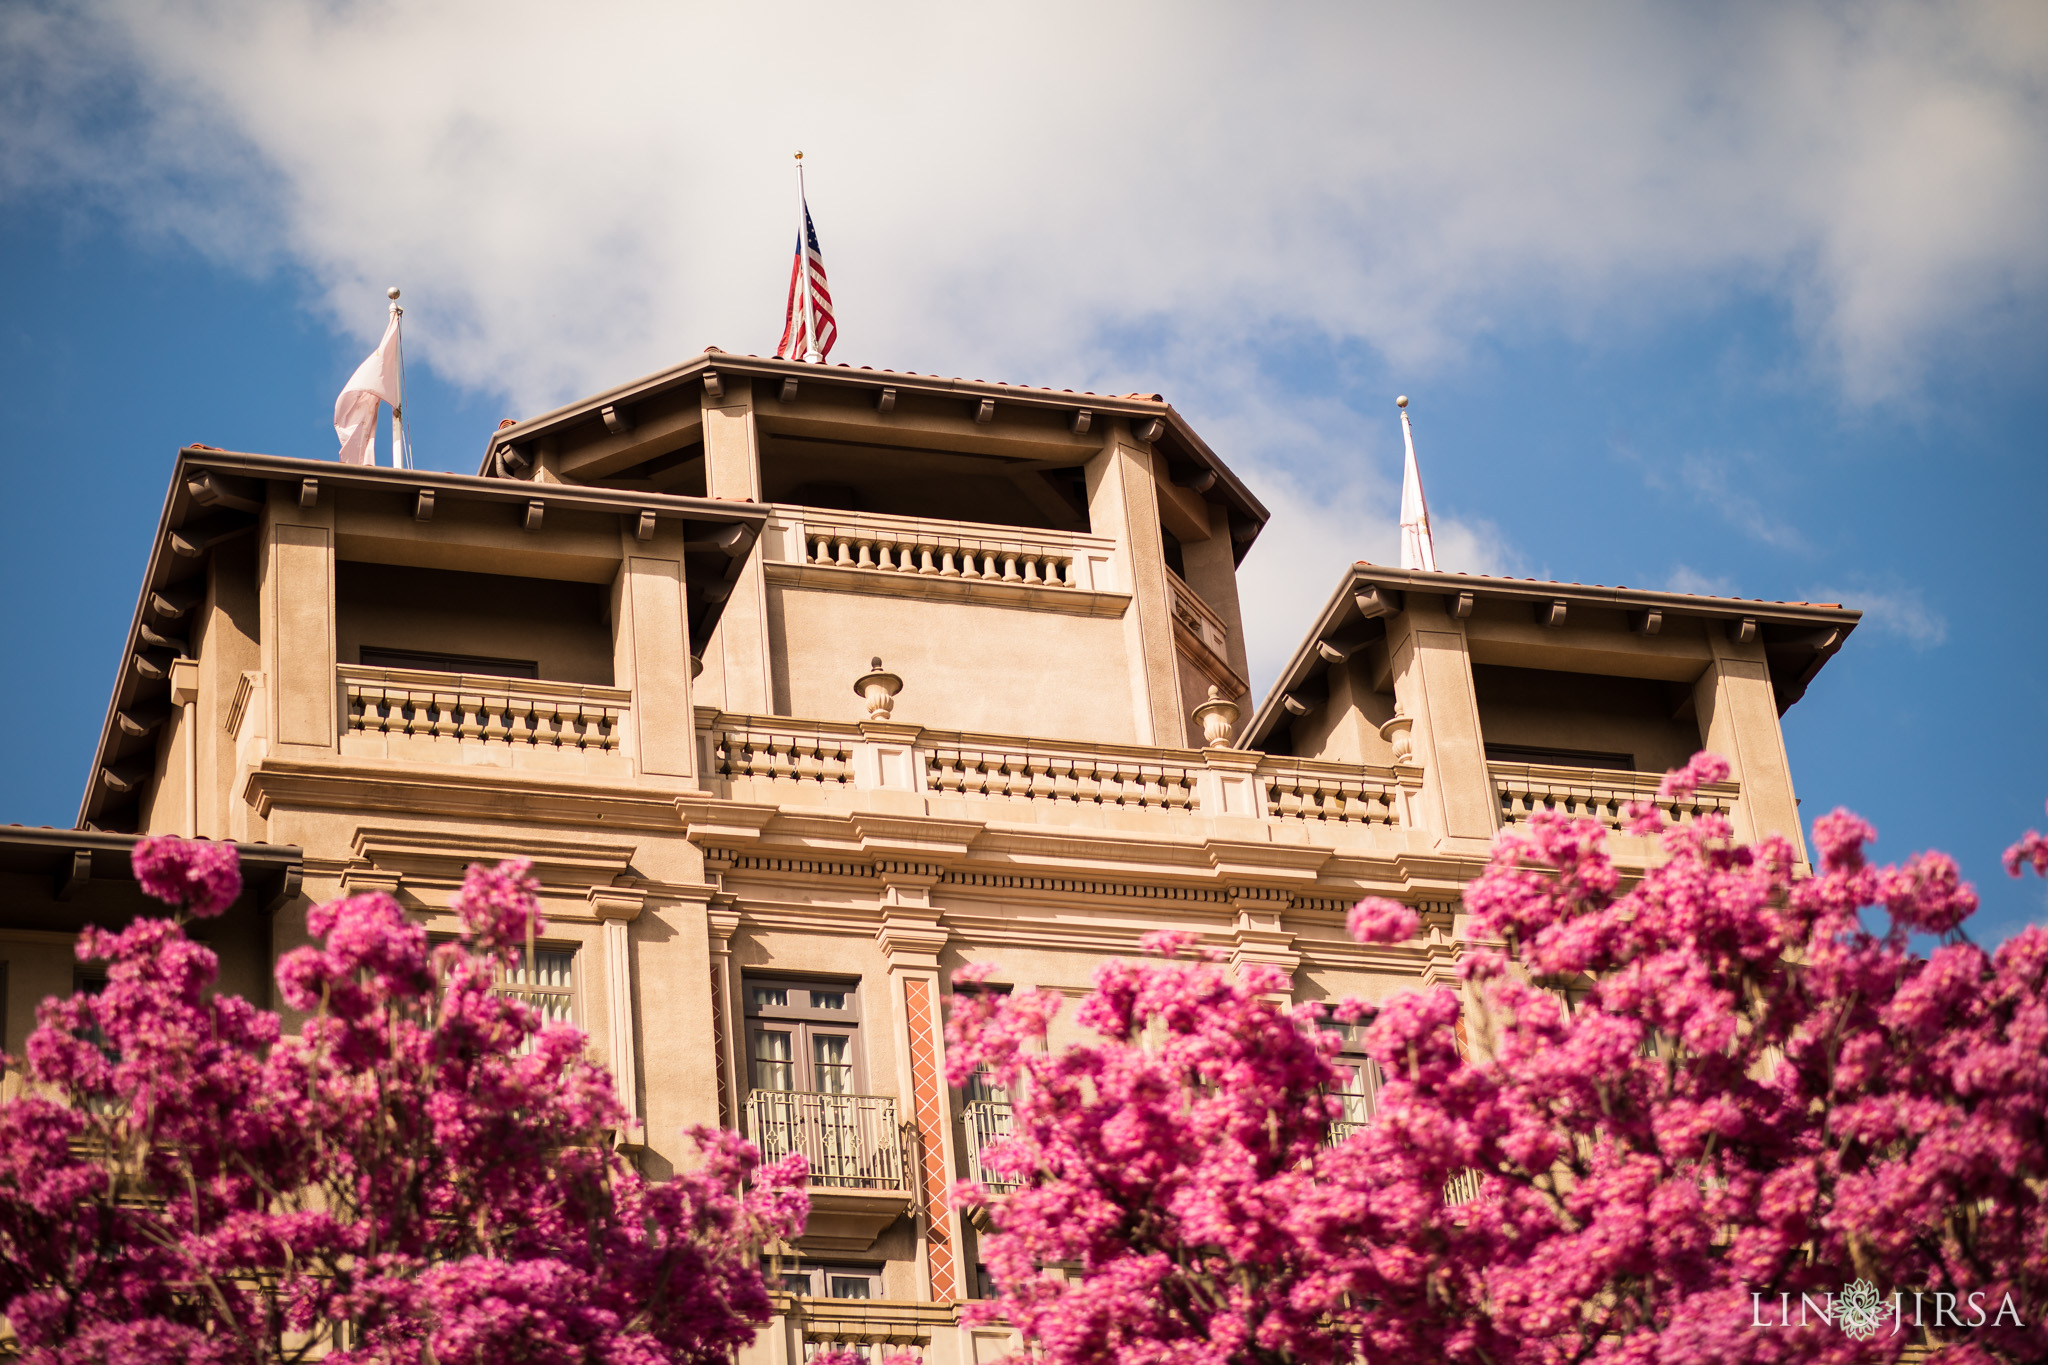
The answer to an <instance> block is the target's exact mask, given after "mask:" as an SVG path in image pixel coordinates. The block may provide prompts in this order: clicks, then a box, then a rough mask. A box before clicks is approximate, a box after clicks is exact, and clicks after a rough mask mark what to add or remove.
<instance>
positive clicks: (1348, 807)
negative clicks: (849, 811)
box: [697, 707, 1402, 826]
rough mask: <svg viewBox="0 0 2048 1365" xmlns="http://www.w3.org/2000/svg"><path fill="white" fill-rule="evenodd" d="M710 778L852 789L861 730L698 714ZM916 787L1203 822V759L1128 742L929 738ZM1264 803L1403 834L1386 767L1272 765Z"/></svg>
mask: <svg viewBox="0 0 2048 1365" xmlns="http://www.w3.org/2000/svg"><path fill="white" fill-rule="evenodd" d="M697 723H698V728H699V731H700V732H701V733H702V735H703V736H704V743H705V771H706V773H707V774H708V775H709V776H711V777H713V778H718V779H723V780H725V781H740V780H752V781H762V782H771V783H776V784H778V785H779V784H782V783H790V784H794V785H795V786H797V787H798V788H804V787H809V788H813V789H824V790H834V789H840V788H850V787H853V786H854V785H855V784H856V781H857V779H858V767H859V765H858V755H859V753H860V749H861V745H862V744H863V743H864V742H865V740H864V738H863V736H862V733H861V728H860V727H859V726H858V725H854V724H852V723H849V722H843V721H805V720H789V719H785V718H783V717H780V716H741V715H728V714H721V713H719V712H716V711H714V710H712V709H711V708H709V707H706V708H703V709H702V710H700V711H699V712H698V720H697ZM911 747H912V750H913V753H914V760H913V763H914V768H915V772H916V774H917V781H918V786H917V787H915V788H914V790H921V791H924V792H928V793H930V794H931V795H933V796H950V797H963V798H966V799H968V800H970V801H1002V802H1044V803H1054V804H1058V803H1065V804H1068V805H1076V806H1095V807H1105V806H1107V807H1116V808H1119V809H1123V810H1157V811H1168V812H1174V811H1186V812H1191V813H1195V814H1201V813H1203V812H1202V806H1201V798H1200V796H1199V792H1200V789H1201V782H1200V779H1201V776H1202V774H1203V773H1204V772H1205V771H1206V765H1205V764H1204V762H1203V759H1202V756H1201V753H1200V751H1198V750H1192V749H1159V748H1145V747H1140V746H1138V745H1131V744H1042V743H1038V742H1035V741H1030V740H1024V741H1019V740H1016V739H1013V738H1011V737H1009V736H1005V735H979V734H966V733H961V732H958V731H944V730H925V731H922V732H920V733H919V734H918V735H917V737H916V739H915V740H914V741H913V743H912V746H911ZM1254 781H1255V784H1256V786H1257V789H1258V793H1259V795H1258V798H1257V799H1258V801H1259V802H1260V803H1262V806H1263V809H1264V811H1265V814H1266V816H1267V817H1268V818H1270V819H1274V820H1301V821H1320V822H1322V823H1325V824H1330V825H1350V826H1362V825H1385V826H1399V825H1400V824H1402V815H1401V809H1402V807H1401V798H1402V791H1401V784H1400V779H1399V778H1398V777H1397V776H1396V775H1395V774H1394V773H1393V772H1391V771H1389V770H1386V769H1374V768H1357V767H1352V766H1348V765H1346V764H1342V763H1325V762H1321V761H1318V760H1315V759H1305V758H1290V757H1285V756H1275V755H1263V756H1261V757H1260V758H1259V760H1258V768H1257V771H1256V773H1255V774H1254Z"/></svg>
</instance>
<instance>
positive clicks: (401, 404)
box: [384, 284, 412, 469]
mask: <svg viewBox="0 0 2048 1365" xmlns="http://www.w3.org/2000/svg"><path fill="white" fill-rule="evenodd" d="M384 295H385V297H386V298H389V299H390V300H391V319H392V322H393V324H394V325H395V326H397V327H398V329H399V330H398V401H397V402H396V403H393V404H392V405H391V467H392V468H393V469H411V468H412V457H411V454H410V452H408V451H407V449H406V445H405V327H404V322H403V319H404V317H405V310H404V309H403V308H400V307H399V306H398V286H397V285H395V284H394V285H392V286H391V287H390V288H389V289H387V290H385V291H384Z"/></svg>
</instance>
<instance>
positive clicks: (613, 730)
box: [604, 706, 626, 753]
mask: <svg viewBox="0 0 2048 1365" xmlns="http://www.w3.org/2000/svg"><path fill="white" fill-rule="evenodd" d="M625 719H626V713H625V712H624V711H623V710H621V709H620V708H618V707H616V706H607V707H605V708H604V748H605V752H606V753H616V752H617V751H618V748H619V727H620V726H621V725H622V724H623V723H624V721H625Z"/></svg>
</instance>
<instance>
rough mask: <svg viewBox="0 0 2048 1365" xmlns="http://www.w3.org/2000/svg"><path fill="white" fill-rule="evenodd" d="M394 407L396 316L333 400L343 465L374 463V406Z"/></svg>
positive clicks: (396, 363)
mask: <svg viewBox="0 0 2048 1365" xmlns="http://www.w3.org/2000/svg"><path fill="white" fill-rule="evenodd" d="M379 402H385V403H389V404H390V405H391V406H392V407H394V408H396V407H397V406H398V312H397V310H396V309H393V310H392V313H391V321H390V323H389V324H388V325H386V327H385V328H384V339H383V340H382V341H380V342H378V343H377V349H376V350H374V351H372V352H370V358H369V359H368V360H365V361H364V362H363V363H362V364H361V365H358V366H357V367H356V372H355V374H354V375H352V376H350V378H349V381H348V384H347V385H346V386H345V387H344V388H343V389H342V391H341V397H339V398H337V399H335V400H334V434H335V435H336V436H339V437H340V438H341V462H342V463H343V464H375V463H377V404H378V403H379Z"/></svg>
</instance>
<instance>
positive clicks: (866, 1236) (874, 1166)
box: [746, 1090, 915, 1252]
mask: <svg viewBox="0 0 2048 1365" xmlns="http://www.w3.org/2000/svg"><path fill="white" fill-rule="evenodd" d="M746 1119H747V1137H748V1138H749V1139H750V1140H751V1141H752V1142H753V1144H754V1145H755V1146H756V1147H758V1148H760V1149H761V1156H762V1159H763V1160H766V1161H779V1160H781V1159H782V1158H783V1157H785V1156H788V1155H790V1154H791V1153H792V1152H794V1153H798V1154H801V1155H802V1156H803V1158H804V1159H805V1160H806V1161H807V1162H808V1163H809V1164H810V1170H811V1184H810V1189H811V1220H810V1222H809V1223H808V1224H807V1225H806V1227H805V1229H804V1235H803V1237H802V1239H801V1243H800V1244H801V1245H802V1246H803V1247H804V1248H805V1249H806V1250H807V1251H810V1252H830V1251H852V1252H865V1251H866V1250H868V1248H869V1247H871V1246H873V1245H874V1242H875V1239H876V1238H877V1237H879V1236H880V1235H881V1234H882V1231H883V1229H885V1228H887V1227H888V1226H889V1224H891V1223H893V1222H895V1221H896V1219H897V1218H899V1217H901V1216H902V1215H903V1214H905V1213H908V1212H909V1211H910V1206H911V1198H912V1194H913V1187H912V1179H913V1172H914V1170H915V1167H914V1166H913V1164H912V1154H913V1151H914V1144H915V1138H914V1135H906V1129H905V1127H904V1125H902V1124H901V1123H899V1122H898V1121H897V1117H896V1101H895V1100H894V1099H893V1098H891V1097H890V1096H888V1095H827V1094H820V1093H817V1092H814V1091H803V1090H752V1091H749V1092H748V1093H747V1114H746Z"/></svg>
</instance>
